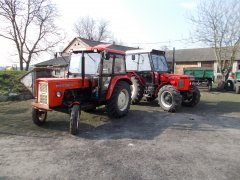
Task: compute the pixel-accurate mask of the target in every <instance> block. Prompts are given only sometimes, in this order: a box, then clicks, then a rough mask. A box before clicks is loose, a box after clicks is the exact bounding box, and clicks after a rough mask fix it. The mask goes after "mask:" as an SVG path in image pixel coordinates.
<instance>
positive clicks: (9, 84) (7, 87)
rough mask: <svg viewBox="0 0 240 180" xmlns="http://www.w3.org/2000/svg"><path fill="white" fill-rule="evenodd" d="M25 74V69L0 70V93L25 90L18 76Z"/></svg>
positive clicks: (5, 93)
mask: <svg viewBox="0 0 240 180" xmlns="http://www.w3.org/2000/svg"><path fill="white" fill-rule="evenodd" d="M24 74H26V71H0V95H8V94H9V93H17V94H19V93H22V92H24V91H26V88H25V87H24V85H22V84H21V83H20V81H19V78H20V77H21V76H23V75H24Z"/></svg>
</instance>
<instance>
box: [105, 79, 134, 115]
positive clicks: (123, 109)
mask: <svg viewBox="0 0 240 180" xmlns="http://www.w3.org/2000/svg"><path fill="white" fill-rule="evenodd" d="M130 102H131V91H130V85H129V84H128V83H127V82H124V81H120V82H118V83H117V84H116V85H115V88H114V90H113V93H112V96H111V98H110V99H109V100H108V102H107V104H106V108H107V111H108V114H109V116H110V117H113V118H120V117H122V116H125V115H126V114H127V113H128V111H129V108H130Z"/></svg>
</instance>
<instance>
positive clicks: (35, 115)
mask: <svg viewBox="0 0 240 180" xmlns="http://www.w3.org/2000/svg"><path fill="white" fill-rule="evenodd" d="M46 119H47V111H41V110H39V109H36V108H32V121H33V123H34V124H36V125H38V126H42V125H43V124H45V122H46Z"/></svg>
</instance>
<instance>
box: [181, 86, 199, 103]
mask: <svg viewBox="0 0 240 180" xmlns="http://www.w3.org/2000/svg"><path fill="white" fill-rule="evenodd" d="M192 89H193V90H192V91H193V92H192V93H191V96H189V97H187V96H186V97H183V102H182V105H183V106H188V107H193V106H196V105H197V104H198V103H199V101H200V97H201V94H200V91H199V89H198V88H197V87H196V86H192Z"/></svg>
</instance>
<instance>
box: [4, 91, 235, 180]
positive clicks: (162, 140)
mask: <svg viewBox="0 0 240 180" xmlns="http://www.w3.org/2000/svg"><path fill="white" fill-rule="evenodd" d="M30 103H31V101H22V102H7V103H0V179H104V180H106V179H138V180H141V179H151V180H152V179H156V180H159V179H164V180H167V179H191V180H192V179H217V180H221V179H240V153H239V152H240V95H238V94H234V93H219V92H211V93H208V92H202V98H201V102H200V104H198V105H197V106H196V107H194V108H182V109H181V110H180V111H179V112H178V113H167V112H164V111H162V110H160V108H159V107H158V104H157V102H152V103H150V104H149V103H146V102H141V104H140V105H135V106H131V111H130V112H129V114H128V116H126V117H124V118H122V119H118V120H111V119H109V118H108V117H107V115H106V112H105V111H104V108H100V109H98V110H97V111H96V112H95V113H94V114H89V113H82V116H81V119H82V120H81V124H80V134H79V135H78V136H72V135H70V134H68V125H69V122H68V118H69V117H68V115H65V114H62V113H57V112H53V113H50V114H49V116H48V121H47V123H46V125H44V126H43V127H37V126H35V125H34V124H33V123H32V122H31V108H30Z"/></svg>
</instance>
